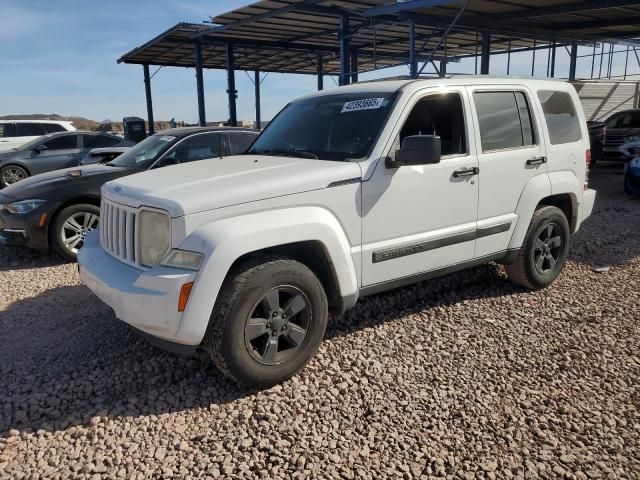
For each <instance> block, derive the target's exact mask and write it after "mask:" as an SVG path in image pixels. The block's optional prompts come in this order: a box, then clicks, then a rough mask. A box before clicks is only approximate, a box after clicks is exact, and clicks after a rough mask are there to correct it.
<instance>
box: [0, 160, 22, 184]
mask: <svg viewBox="0 0 640 480" xmlns="http://www.w3.org/2000/svg"><path fill="white" fill-rule="evenodd" d="M28 176H29V172H27V170H26V169H25V168H23V167H21V166H19V165H5V166H4V167H2V168H1V169H0V187H1V188H5V187H8V186H9V185H13V184H14V183H16V182H18V181H20V180H23V179H25V178H27V177H28Z"/></svg>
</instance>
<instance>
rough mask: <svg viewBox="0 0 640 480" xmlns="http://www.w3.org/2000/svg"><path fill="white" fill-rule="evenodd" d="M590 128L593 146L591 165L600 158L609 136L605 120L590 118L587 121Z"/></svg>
mask: <svg viewBox="0 0 640 480" xmlns="http://www.w3.org/2000/svg"><path fill="white" fill-rule="evenodd" d="M587 128H588V129H589V145H590V146H591V166H593V165H595V164H596V162H597V161H598V160H599V159H600V156H601V155H602V151H603V150H604V144H605V141H606V138H607V126H606V124H605V123H604V122H598V121H596V120H589V121H588V122H587Z"/></svg>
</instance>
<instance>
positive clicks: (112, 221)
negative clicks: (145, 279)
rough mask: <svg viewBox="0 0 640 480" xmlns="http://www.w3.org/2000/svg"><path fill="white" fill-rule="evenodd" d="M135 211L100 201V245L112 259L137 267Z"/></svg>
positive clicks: (104, 200)
mask: <svg viewBox="0 0 640 480" xmlns="http://www.w3.org/2000/svg"><path fill="white" fill-rule="evenodd" d="M135 231H136V209H135V208H132V207H127V206H125V205H120V204H118V203H114V202H111V201H109V200H106V199H104V198H103V199H102V205H101V206H100V244H101V245H102V248H103V249H104V250H105V251H106V252H107V253H109V255H111V256H112V257H114V258H117V259H118V260H120V261H122V262H124V263H128V264H129V265H134V266H137V255H136V247H137V245H136V240H135Z"/></svg>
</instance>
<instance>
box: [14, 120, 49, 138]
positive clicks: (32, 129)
mask: <svg viewBox="0 0 640 480" xmlns="http://www.w3.org/2000/svg"><path fill="white" fill-rule="evenodd" d="M16 127H17V129H18V135H16V136H17V137H39V136H40V135H45V134H46V133H47V132H46V131H45V129H44V127H43V126H42V124H41V123H18V124H16Z"/></svg>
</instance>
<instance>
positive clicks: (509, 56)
mask: <svg viewBox="0 0 640 480" xmlns="http://www.w3.org/2000/svg"><path fill="white" fill-rule="evenodd" d="M510 72H511V37H509V46H508V47H507V75H509V73H510Z"/></svg>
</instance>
